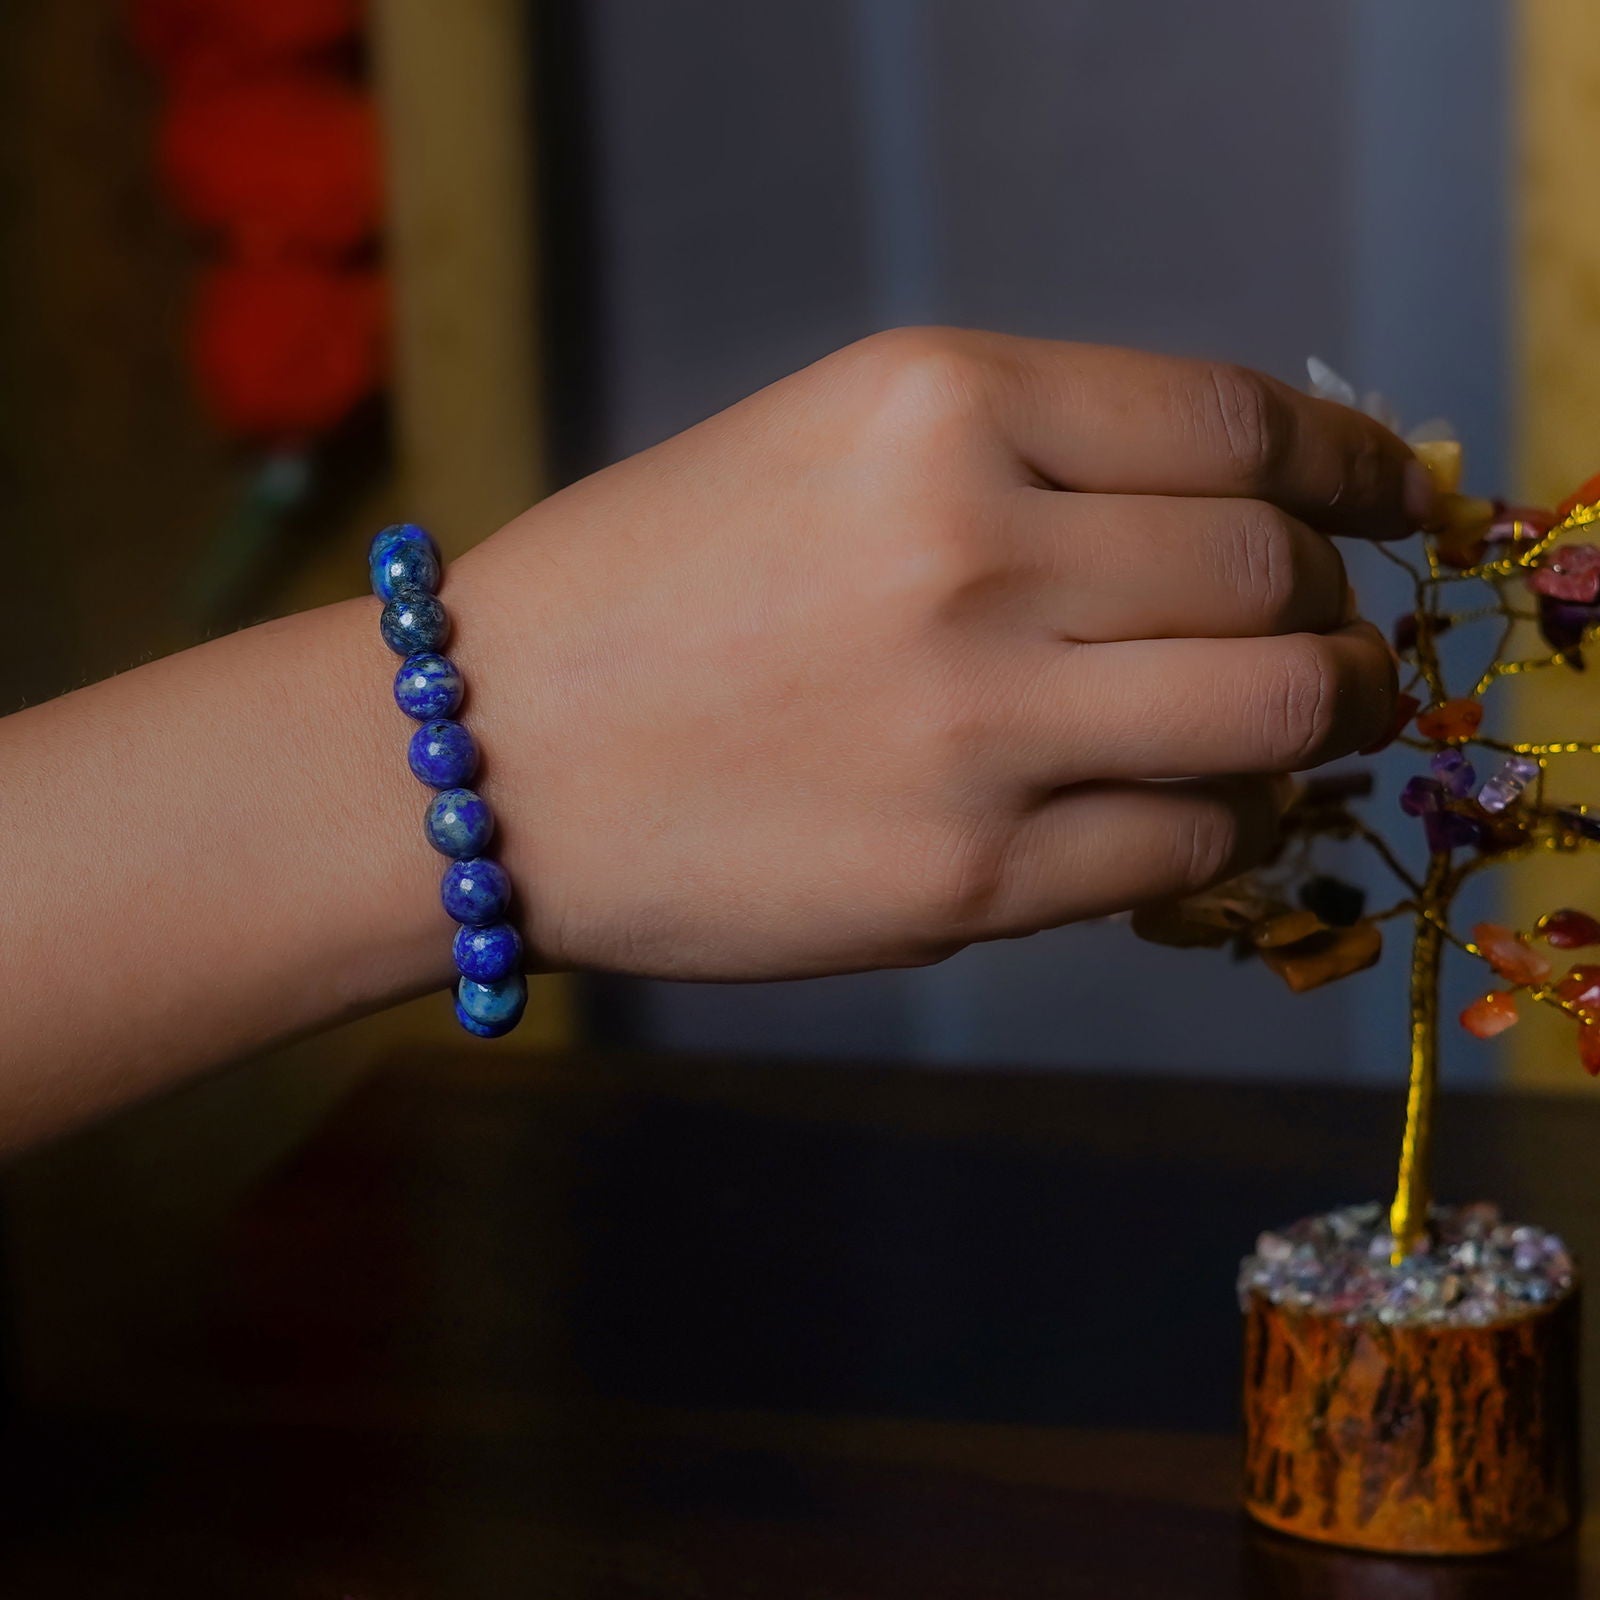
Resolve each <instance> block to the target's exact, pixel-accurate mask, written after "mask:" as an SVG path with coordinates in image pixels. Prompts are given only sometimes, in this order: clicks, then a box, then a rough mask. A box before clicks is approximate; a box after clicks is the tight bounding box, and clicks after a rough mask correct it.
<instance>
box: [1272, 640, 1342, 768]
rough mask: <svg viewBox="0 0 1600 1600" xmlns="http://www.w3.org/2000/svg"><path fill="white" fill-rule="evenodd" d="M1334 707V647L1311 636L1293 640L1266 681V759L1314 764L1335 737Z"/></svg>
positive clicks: (1276, 763) (1289, 765) (1288, 764)
mask: <svg viewBox="0 0 1600 1600" xmlns="http://www.w3.org/2000/svg"><path fill="white" fill-rule="evenodd" d="M1337 707H1338V682H1337V666H1336V663H1335V660H1334V657H1333V653H1332V650H1331V649H1330V648H1329V646H1328V645H1327V644H1326V643H1325V642H1324V641H1323V640H1321V639H1319V638H1314V637H1311V636H1309V635H1308V636H1306V637H1304V638H1301V639H1299V640H1297V641H1295V643H1294V644H1293V645H1292V647H1291V648H1290V649H1288V650H1287V651H1286V652H1285V653H1284V655H1283V658H1282V660H1281V662H1280V663H1279V665H1278V666H1277V668H1276V669H1275V671H1274V672H1273V674H1272V675H1271V676H1270V677H1269V679H1268V681H1267V685H1266V692H1265V695H1264V699H1263V705H1262V720H1263V727H1262V742H1263V745H1264V751H1265V756H1266V762H1267V764H1268V765H1269V766H1272V767H1278V768H1283V769H1286V770H1293V769H1296V768H1299V767H1303V766H1312V765H1315V763H1316V762H1317V761H1319V760H1320V759H1321V758H1322V753H1323V752H1324V751H1325V750H1326V749H1327V746H1328V743H1329V741H1330V739H1331V738H1332V736H1333V732H1334V721H1335V716H1336V713H1337Z"/></svg>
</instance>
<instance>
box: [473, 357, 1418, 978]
mask: <svg viewBox="0 0 1600 1600" xmlns="http://www.w3.org/2000/svg"><path fill="white" fill-rule="evenodd" d="M1430 509H1431V490H1430V489H1429V486H1428V481H1427V477H1426V474H1425V473H1424V472H1423V471H1422V469H1421V467H1420V466H1419V465H1418V464H1417V463H1415V462H1414V461H1413V459H1412V457H1411V455H1410V453H1409V451H1408V450H1407V449H1406V447H1405V445H1403V444H1402V443H1401V442H1400V441H1399V440H1398V439H1396V438H1395V437H1394V436H1393V435H1391V434H1389V433H1388V432H1386V431H1385V430H1384V429H1383V428H1381V427H1379V426H1378V425H1377V424H1376V423H1374V422H1372V421H1370V420H1369V419H1367V418H1365V417H1363V416H1360V415H1358V414H1356V413H1355V412H1352V411H1348V410H1346V409H1344V408H1342V407H1340V406H1336V405H1332V404H1329V403H1327V402H1323V401H1318V400H1314V399H1310V398H1308V397H1306V396H1304V395H1301V394H1298V393H1296V392H1294V391H1292V390H1290V389H1288V388H1287V387H1285V386H1283V385H1281V384H1278V383H1276V382H1274V381H1272V380H1271V379H1268V378H1264V377H1261V376H1260V375H1258V374H1255V373H1251V372H1246V371H1242V370H1239V369H1236V368H1231V367H1221V366H1212V365H1208V364H1205V363H1200V362H1191V361H1178V360H1169V359H1164V358H1162V357H1157V356H1149V355H1141V354H1135V353H1133V352H1129V351H1119V350H1110V349H1101V348H1095V347H1090V346H1076V345H1065V344H1049V343H1043V342H1035V341H1028V340H1019V339H1008V338H1001V337H997V336H990V335H985V334H974V333H960V332H948V331H941V330H905V331H900V332H895V333H890V334H883V335H879V336H877V337H874V338H871V339H868V340H865V341H863V342H862V343H860V344H857V345H853V346H851V347H850V348H848V349H846V350H843V351H841V352H839V353H838V354H836V355H833V356H830V357H829V358H828V359H826V360H824V361H822V362H819V363H818V364H817V365H815V366H813V367H810V368H808V369H806V370H805V371H803V372H800V373H798V374H796V375H795V376H793V377H790V378H787V379H785V380H784V381H782V382H780V383H777V384H774V385H773V386H772V387H771V388H768V389H765V390H763V391H762V392H761V393H759V394H757V395H754V396H753V397H751V398H750V399H748V400H746V401H744V402H742V403H741V404H739V405H736V406H734V407H733V408H732V409H730V410H728V411H726V412H724V413H722V414H721V415H719V416H716V417H713V418H712V419H711V420H710V421H708V422H705V423H702V424H701V425H700V426H698V427H695V428H691V429H690V430H689V431H688V432H686V433H684V434H682V435H680V436H678V437H677V438H674V439H671V440H668V441H667V442H666V443H664V444H662V445H660V446H658V447H656V448H655V449H653V450H648V451H646V452H645V453H643V454H642V455H639V456H637V457H635V458H633V459H631V460H628V461H624V462H622V463H621V464H620V465H618V466H615V467H613V468H611V469H610V470H608V471H605V472H602V473H599V474H597V475H596V476H595V477H593V478H590V479H588V480H586V481H584V482H582V483H580V484H578V485H576V486H575V487H573V488H571V489H569V490H567V491H566V492H564V493H562V494H560V495H557V496H555V497H554V498H553V499H551V500H549V501H547V502H545V503H544V504H542V505H540V506H538V507H536V508H534V509H533V510H532V511H530V512H528V513H527V514H526V515H525V516H523V517H521V518H519V519H518V520H517V521H516V522H514V523H512V524H511V525H510V526H509V527H507V528H506V529H504V530H502V532H500V533H499V534H497V535H496V536H495V537H494V538H493V539H491V540H490V541H488V543H487V544H485V545H484V546H482V547H481V548H480V550H478V551H476V552H474V553H473V554H472V555H471V556H469V557H468V558H466V559H465V560H464V561H462V562H461V563H458V566H457V570H456V574H455V575H453V576H452V578H451V579H450V581H449V584H448V585H447V588H446V591H445V598H446V600H447V601H448V603H449V605H450V609H451V612H452V615H453V616H454V617H455V618H456V624H457V630H458V643H457V647H456V653H457V655H458V658H459V659H460V660H461V662H462V665H463V667H464V669H465V671H466V675H467V678H468V681H469V682H470V683H471V684H472V686H473V702H472V704H471V706H470V707H469V708H468V712H467V715H468V717H469V719H470V720H471V722H472V724H473V726H474V727H475V728H476V729H477V730H479V732H480V734H481V736H482V742H483V745H484V747H485V749H486V751H487V752H488V762H489V766H488V768H487V771H486V778H485V785H484V787H485V789H486V792H487V793H488V794H489V795H490V797H491V798H492V800H493V802H494V804H495V807H496V810H497V811H498V813H499V814H500V816H501V819H502V843H501V847H500V848H501V854H502V856H503V858H504V859H505V861H506V863H507V865H508V867H509V868H510V870H511V873H512V876H513V879H514V881H515V882H516V883H517V884H518V886H519V889H520V892H521V894H522V897H523V905H524V910H525V913H526V915H525V922H526V931H527V932H528V934H529V935H530V937H531V940H532V944H533V948H534V950H535V952H536V954H537V956H538V958H539V959H540V960H541V961H542V962H544V963H546V964H549V965H553V966H582V967H598V968H609V969H619V970H624V971H629V972H635V973H642V974H652V975H657V976H666V977H680V978H702V979H704V978H712V979H756V978H786V977H800V976H807V975H811V974H820V973H829V972H840V971H849V970H855V969H861V968H869V967H881V966H903V965H916V964H921V963H926V962H931V961H936V960H939V959H941V958H942V957H944V956H947V955H949V954H951V953H952V952H953V951H955V950H957V949H959V948H961V947H962V946H963V945H966V944H968V943H970V942H973V941H976V940H983V939H995V938H1005V937H1011V936H1016V935H1022V934H1027V933H1032V932H1034V931H1036V930H1038V929H1041V928H1045V927H1051V926H1054V925H1057V924H1060V923H1065V922H1070V921H1073V920H1074V919H1077V918H1082V917H1091V916H1098V915H1101V914H1104V913H1107V912H1112V911H1117V910H1121V909H1126V908H1129V907H1132V906H1135V905H1137V904H1139V903H1141V902H1145V901H1149V900H1151V899H1156V898H1163V897H1168V896H1172V895H1177V894H1183V893H1187V892H1190V891H1193V890H1196V889H1199V888H1201V887H1203V886H1204V885H1206V884H1207V883H1210V882H1212V881H1214V880H1216V879H1218V878H1221V877H1224V876H1227V875H1229V874H1232V873H1235V872H1237V871H1239V870H1241V869H1242V868H1244V867H1245V866H1247V865H1249V864H1251V863H1252V862H1254V861H1255V860H1257V859H1258V858H1260V857H1261V856H1262V855H1263V854H1265V853H1266V852H1267V851H1269V850H1270V848H1271V846H1272V844H1273V842H1274V836H1275V828H1276V821H1277V816H1278V811H1279V802H1280V793H1281V788H1282V785H1281V781H1280V780H1275V779H1274V777H1273V776H1272V775H1273V774H1281V773H1285V772H1290V771H1295V770H1298V769H1300V768H1304V767H1311V766H1315V765H1317V764H1318V763H1320V762H1323V761H1327V760H1330V759H1333V758H1335V757H1338V756H1343V755H1346V754H1348V753H1349V752H1351V751H1354V750H1357V749H1359V748H1361V747H1362V746H1364V745H1367V744H1369V743H1371V742H1372V741H1373V740H1374V739H1376V738H1377V737H1379V736H1380V735H1381V734H1382V732H1383V731H1384V730H1385V729H1386V728H1387V726H1388V724H1389V721H1390V718H1391V716H1392V713H1393V709H1394V702H1395V668H1394V661H1393V658H1392V657H1391V655H1390V654H1389V651H1388V649H1387V647H1386V646H1385V644H1384V642H1383V640H1382V639H1381V637H1380V636H1379V634H1378V633H1377V632H1376V631H1375V630H1374V629H1373V628H1372V627H1370V626H1369V625H1368V624H1367V623H1365V622H1361V621H1358V620H1356V618H1355V611H1354V604H1353V600H1352V596H1351V592H1350V588H1349V585H1348V583H1347V581H1346V578H1345V574H1344V567H1343V564H1342V562H1341V560H1340V557H1339V555H1338V553H1337V551H1336V550H1335V549H1334V546H1333V545H1332V544H1331V543H1330V542H1329V540H1328V538H1327V535H1330V534H1354V535H1358V536H1364V537H1372V538H1391V537H1396V536H1399V535H1402V534H1405V533H1406V532H1408V531H1410V530H1411V529H1413V528H1415V527H1416V526H1418V525H1419V524H1420V523H1421V522H1422V521H1423V520H1424V519H1425V518H1426V517H1427V515H1428V514H1429V511H1430ZM1173 780H1176V781H1173Z"/></svg>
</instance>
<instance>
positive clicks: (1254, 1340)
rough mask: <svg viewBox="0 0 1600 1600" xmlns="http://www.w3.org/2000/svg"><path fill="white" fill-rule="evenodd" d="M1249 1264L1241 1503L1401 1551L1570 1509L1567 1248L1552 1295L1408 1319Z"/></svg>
mask: <svg viewBox="0 0 1600 1600" xmlns="http://www.w3.org/2000/svg"><path fill="white" fill-rule="evenodd" d="M1336 1215H1338V1214H1336ZM1318 1220H1319V1221H1320V1219H1318ZM1307 1226H1308V1225H1300V1229H1301V1230H1303V1229H1305V1228H1306V1227H1307ZM1296 1231H1298V1230H1291V1231H1290V1237H1291V1238H1293V1237H1294V1235H1295V1233H1296ZM1522 1231H1523V1232H1533V1231H1534V1230H1522ZM1277 1237H1278V1236H1272V1235H1268V1236H1264V1240H1265V1239H1267V1238H1277ZM1305 1237H1306V1235H1305V1233H1304V1232H1301V1238H1302V1241H1303V1240H1304V1238H1305ZM1546 1237H1547V1236H1546ZM1557 1244H1558V1245H1559V1242H1557ZM1300 1248H1301V1250H1302V1252H1303V1251H1304V1250H1305V1249H1306V1246H1305V1244H1304V1243H1302V1244H1301V1246H1300ZM1259 1260H1260V1258H1259V1257H1257V1258H1252V1261H1253V1262H1259ZM1251 1265H1252V1263H1251V1262H1247V1263H1246V1268H1247V1271H1246V1275H1245V1278H1244V1279H1243V1280H1242V1283H1243V1284H1244V1285H1245V1287H1244V1290H1243V1294H1242V1303H1243V1308H1244V1319H1245V1320H1244V1425H1245V1451H1244V1505H1245V1509H1246V1511H1247V1512H1248V1513H1249V1514H1250V1515H1251V1516H1252V1517H1254V1518H1255V1519H1256V1520H1257V1521H1258V1522H1261V1523H1263V1524H1265V1525H1266V1526H1268V1527H1270V1528H1275V1529H1277V1530H1279V1531H1281V1532H1283V1533H1289V1534H1294V1535H1296V1536H1298V1537H1299V1538H1302V1539H1313V1540H1317V1541H1319V1542H1321V1543H1325V1544H1334V1545H1343V1546H1348V1547H1351V1548H1354V1549H1361V1550H1378V1551H1385V1552H1388V1553H1391V1554H1405V1555H1474V1554H1487V1553H1490V1552H1493V1551H1499V1550H1508V1549H1512V1548H1514V1547H1516V1546H1518V1545H1525V1544H1532V1543H1535V1542H1537V1541H1540V1540H1544V1539H1549V1538H1553V1537H1554V1536H1555V1535H1556V1534H1558V1533H1560V1532H1561V1531H1562V1530H1563V1529H1564V1528H1566V1527H1567V1526H1568V1525H1569V1524H1570V1523H1571V1522H1572V1520H1573V1518H1574V1516H1575V1514H1576V1508H1577V1505H1578V1476H1579V1469H1578V1462H1579V1449H1578V1432H1579V1430H1578V1420H1579V1417H1578V1326H1579V1299H1578V1291H1577V1288H1576V1285H1575V1283H1574V1282H1573V1281H1572V1280H1571V1277H1570V1264H1569V1268H1568V1277H1567V1280H1566V1283H1565V1286H1564V1287H1563V1288H1561V1289H1560V1291H1559V1292H1558V1293H1557V1294H1556V1295H1555V1296H1554V1297H1553V1298H1551V1299H1550V1300H1549V1301H1548V1302H1546V1303H1542V1304H1538V1303H1523V1304H1518V1305H1516V1306H1514V1307H1512V1308H1510V1309H1509V1310H1508V1311H1507V1312H1506V1314H1504V1315H1500V1316H1497V1317H1495V1318H1494V1319H1493V1320H1489V1321H1480V1322H1476V1323H1471V1324H1465V1325H1462V1324H1458V1323H1453V1322H1452V1321H1451V1320H1450V1313H1449V1312H1448V1311H1439V1310H1437V1309H1436V1310H1434V1311H1432V1312H1430V1313H1429V1319H1428V1320H1411V1321H1406V1320H1396V1319H1395V1318H1394V1315H1393V1312H1392V1310H1391V1311H1387V1312H1385V1313H1383V1314H1382V1316H1380V1315H1378V1314H1373V1312H1372V1311H1371V1310H1370V1308H1367V1307H1362V1306H1357V1307H1355V1308H1353V1309H1352V1308H1351V1307H1349V1306H1348V1304H1347V1305H1345V1306H1344V1307H1343V1308H1342V1309H1332V1310H1330V1309H1325V1308H1324V1307H1323V1306H1321V1305H1319V1304H1318V1303H1317V1300H1316V1296H1315V1295H1314V1294H1313V1295H1307V1294H1304V1293H1301V1294H1299V1295H1298V1296H1294V1295H1290V1296H1288V1297H1287V1299H1283V1298H1280V1299H1275V1298H1274V1297H1273V1295H1272V1293H1270V1292H1269V1291H1267V1290H1264V1289H1262V1288H1257V1287H1249V1284H1250V1281H1251V1273H1250V1268H1251ZM1408 1265H1409V1264H1408ZM1313 1270H1314V1267H1313ZM1296 1298H1298V1299H1299V1300H1300V1301H1309V1302H1310V1303H1309V1304H1305V1303H1301V1304H1296V1303H1291V1302H1292V1301H1293V1300H1294V1299H1296ZM1348 1298H1349V1296H1348V1295H1347V1296H1346V1299H1347V1300H1348ZM1478 1314H1480V1315H1481V1311H1480V1312H1479V1313H1478Z"/></svg>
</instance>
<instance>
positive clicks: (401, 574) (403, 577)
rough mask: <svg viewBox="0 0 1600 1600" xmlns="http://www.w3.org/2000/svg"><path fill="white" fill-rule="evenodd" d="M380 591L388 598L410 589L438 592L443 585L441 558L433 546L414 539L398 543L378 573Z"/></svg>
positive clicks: (430, 592)
mask: <svg viewBox="0 0 1600 1600" xmlns="http://www.w3.org/2000/svg"><path fill="white" fill-rule="evenodd" d="M378 584H379V588H378V592H379V594H381V595H382V596H383V597H384V599H386V600H393V599H394V597H395V596H396V595H401V594H405V593H406V592H407V591H408V590H413V589H420V590H422V591H423V592H424V593H427V594H434V593H436V592H437V590H438V588H439V558H438V556H436V555H435V554H434V553H433V546H432V545H427V544H420V543H417V542H416V541H412V542H410V543H407V544H401V545H396V546H395V548H394V549H393V550H392V551H391V552H390V553H389V555H388V556H387V557H386V558H385V560H384V563H383V566H382V568H381V569H380V570H379V573H378Z"/></svg>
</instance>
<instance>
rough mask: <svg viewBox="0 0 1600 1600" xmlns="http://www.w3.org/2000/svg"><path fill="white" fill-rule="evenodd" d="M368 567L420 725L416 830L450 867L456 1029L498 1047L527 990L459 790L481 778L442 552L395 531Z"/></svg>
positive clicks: (444, 885) (447, 890)
mask: <svg viewBox="0 0 1600 1600" xmlns="http://www.w3.org/2000/svg"><path fill="white" fill-rule="evenodd" d="M367 564H368V567H369V568H370V570H371V573H372V592H373V593H374V594H375V595H377V597H378V598H379V599H380V600H381V601H382V602H383V615H382V616H381V617H380V618H379V620H378V627H379V629H380V630H381V631H382V633H383V642H384V643H385V644H386V645H388V647H389V648H390V649H391V650H393V651H394V653H395V654H396V655H397V656H402V657H403V658H404V659H403V660H402V661H401V663H400V670H399V671H398V672H397V673H396V674H395V677H394V699H395V704H396V705H397V706H399V707H400V709H401V710H402V711H403V712H405V714H406V715H407V716H408V717H410V718H412V720H413V721H416V722H420V723H421V724H422V726H421V727H420V728H418V729H417V731H416V732H415V733H413V734H412V735H411V745H410V749H409V750H408V751H407V756H408V759H409V760H410V763H411V770H412V772H414V773H415V774H416V775H417V777H418V778H419V779H420V780H421V781H422V782H423V783H425V784H427V785H428V787H429V788H430V789H433V790H435V791H436V793H435V794H434V796H433V798H432V799H431V800H430V801H429V802H428V807H427V810H426V811H424V812H423V815H422V831H423V833H424V834H425V835H426V837H427V840H428V843H429V844H431V845H432V846H433V848H434V849H435V850H437V851H438V852H439V854H440V855H443V856H448V857H449V858H450V865H449V866H448V867H446V868H445V869H444V879H443V881H442V882H441V884H440V885H439V897H440V899H441V900H443V902H444V908H445V910H446V911H447V912H449V914H450V916H451V917H452V918H454V920H455V921H456V922H458V923H459V924H460V927H459V928H457V930H456V937H455V958H456V970H457V972H459V973H460V974H461V976H460V978H459V979H458V980H457V982H456V1021H457V1022H459V1023H460V1024H461V1026H462V1027H463V1028H465V1029H466V1030H467V1032H468V1033H471V1034H476V1035H477V1037H478V1038H480V1039H496V1038H499V1036H500V1035H501V1034H503V1033H510V1032H511V1030H512V1029H513V1028H514V1027H516V1025H517V1023H518V1022H520V1021H521V1020H522V1013H523V1009H524V1008H525V1007H526V1006H527V1003H528V983H527V980H526V979H525V978H524V977H523V975H522V940H521V938H520V937H519V936H518V934H517V930H516V929H515V928H514V927H512V926H511V924H510V922H508V921H507V920H506V910H507V908H508V907H509V905H510V903H511V884H510V881H509V880H508V879H507V877H506V874H505V869H504V868H503V867H502V866H501V865H500V863H499V862H498V861H496V860H494V859H493V858H492V857H491V856H487V855H485V854H484V851H485V850H486V849H487V848H488V846H489V840H490V837H491V836H492V835H493V833H494V816H493V814H492V813H491V812H490V810H489V807H488V806H487V804H485V802H484V799H483V797H482V796H481V795H479V794H477V793H476V792H475V791H474V790H472V789H469V788H467V787H466V785H467V784H469V783H471V782H472V779H473V777H474V775H475V774H476V773H477V770H478V746H477V744H476V742H475V741H474V740H473V737H472V735H471V734H470V733H469V732H468V731H467V729H466V728H465V727H464V726H463V725H462V724H461V723H459V722H457V721H455V720H454V718H455V714H456V712H457V711H458V710H459V709H460V706H461V699H462V695H463V694H464V693H465V690H466V685H465V684H464V683H463V682H462V681H461V674H460V673H459V672H458V671H457V670H456V667H455V663H454V662H452V661H451V660H450V659H449V658H448V657H446V656H444V655H441V654H440V651H442V650H443V648H444V645H445V641H446V640H447V639H448V638H449V636H450V618H449V617H448V616H447V615H446V614H445V609H444V607H443V606H442V605H441V604H440V603H439V597H438V593H437V591H438V588H439V577H440V571H441V569H440V564H439V552H438V549H437V548H436V547H435V545H434V542H433V540H432V538H430V537H429V535H428V533H427V531H426V529H423V528H419V527H418V526H417V525H416V524H415V523H414V522H397V523H395V524H394V526H393V527H389V528H385V529H384V530H383V532H382V533H380V534H378V535H377V536H376V537H375V538H374V539H373V541H372V546H371V548H370V549H369V550H368V552H367Z"/></svg>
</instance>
